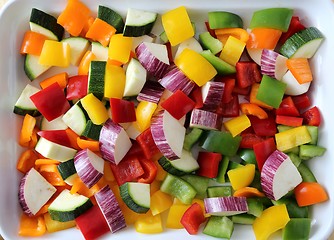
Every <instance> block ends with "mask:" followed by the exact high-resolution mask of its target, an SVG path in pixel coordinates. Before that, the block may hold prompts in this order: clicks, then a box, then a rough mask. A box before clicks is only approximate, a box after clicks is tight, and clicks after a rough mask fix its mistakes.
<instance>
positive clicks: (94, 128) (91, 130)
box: [81, 120, 102, 141]
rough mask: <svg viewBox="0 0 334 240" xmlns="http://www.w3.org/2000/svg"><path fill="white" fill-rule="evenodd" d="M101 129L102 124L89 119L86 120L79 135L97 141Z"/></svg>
mask: <svg viewBox="0 0 334 240" xmlns="http://www.w3.org/2000/svg"><path fill="white" fill-rule="evenodd" d="M101 129H102V125H96V124H94V123H93V122H92V121H91V120H88V121H87V124H86V128H85V130H84V131H83V133H82V134H81V135H82V136H84V137H87V138H91V139H94V140H97V141H98V140H99V139H100V132H101Z"/></svg>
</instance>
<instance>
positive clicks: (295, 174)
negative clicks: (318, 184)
mask: <svg viewBox="0 0 334 240" xmlns="http://www.w3.org/2000/svg"><path fill="white" fill-rule="evenodd" d="M302 181H303V180H302V177H301V175H300V173H299V171H298V169H297V167H296V166H295V165H294V164H293V163H292V161H291V159H290V157H289V156H288V155H286V154H285V153H283V152H281V151H279V150H276V151H274V152H273V153H272V154H271V155H270V156H269V157H268V158H267V160H266V161H265V163H264V165H263V167H262V170H261V186H262V190H263V192H264V193H265V194H266V196H267V197H268V198H270V199H272V200H278V199H280V198H282V197H283V196H284V195H286V194H287V193H288V192H289V191H291V190H293V189H294V188H295V187H296V186H297V185H298V184H299V183H301V182H302Z"/></svg>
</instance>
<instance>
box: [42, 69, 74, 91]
mask: <svg viewBox="0 0 334 240" xmlns="http://www.w3.org/2000/svg"><path fill="white" fill-rule="evenodd" d="M67 79H68V74H67V72H62V73H58V74H56V75H54V76H52V77H49V78H46V79H44V80H43V81H41V82H40V83H39V85H40V86H41V88H43V89H44V88H46V87H48V86H50V85H52V84H53V83H55V82H57V83H58V84H59V86H60V87H61V88H62V89H65V88H66V86H67Z"/></svg>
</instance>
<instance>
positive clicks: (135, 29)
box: [123, 8, 158, 37]
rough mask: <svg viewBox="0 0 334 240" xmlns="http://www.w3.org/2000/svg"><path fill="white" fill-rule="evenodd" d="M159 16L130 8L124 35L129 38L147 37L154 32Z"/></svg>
mask: <svg viewBox="0 0 334 240" xmlns="http://www.w3.org/2000/svg"><path fill="white" fill-rule="evenodd" d="M157 16H158V14H157V13H155V12H149V11H144V10H139V9H133V8H129V9H128V12H127V14H126V19H125V26H124V31H123V35H124V36H128V37H139V36H143V35H147V34H149V33H150V32H151V31H152V28H153V26H154V23H155V21H156V19H157Z"/></svg>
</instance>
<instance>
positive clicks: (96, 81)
mask: <svg viewBox="0 0 334 240" xmlns="http://www.w3.org/2000/svg"><path fill="white" fill-rule="evenodd" d="M106 64H107V62H105V61H92V62H91V63H90V67H89V75H88V93H93V94H94V95H95V96H96V97H97V98H98V99H100V100H101V99H103V97H104V76H105V72H106ZM88 93H87V94H88Z"/></svg>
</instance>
